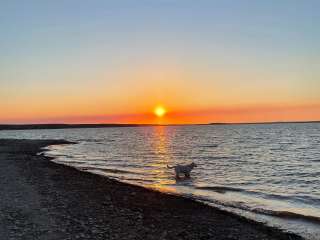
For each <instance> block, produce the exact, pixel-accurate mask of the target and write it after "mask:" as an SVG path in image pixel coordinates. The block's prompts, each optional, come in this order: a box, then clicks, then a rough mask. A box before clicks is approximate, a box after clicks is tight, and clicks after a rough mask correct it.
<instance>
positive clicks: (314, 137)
mask: <svg viewBox="0 0 320 240" xmlns="http://www.w3.org/2000/svg"><path fill="white" fill-rule="evenodd" d="M4 137H5V138H28V139H31V138H33V139H66V140H71V141H77V142H79V144H75V145H66V146H51V147H49V149H50V152H48V154H49V155H51V156H54V157H56V159H55V160H54V161H56V162H58V163H62V164H66V165H71V166H73V167H76V168H78V169H80V170H82V171H90V172H93V173H96V174H101V175H105V176H109V177H112V178H115V179H118V180H120V181H124V182H129V183H133V184H138V185H143V186H146V187H150V188H155V189H157V190H160V191H164V192H171V193H175V194H179V195H180V194H181V195H184V196H187V197H192V198H194V199H197V200H199V201H203V202H206V203H208V204H211V205H214V206H218V207H220V208H223V209H226V210H228V211H232V212H236V213H237V214H241V215H245V216H247V217H249V218H252V219H255V220H257V221H263V222H266V223H267V224H269V225H273V226H277V227H280V228H282V229H285V230H288V231H292V232H296V233H299V234H301V235H303V236H305V237H307V238H308V239H320V189H319V185H320V124H319V123H307V124H255V125H212V126H205V125H203V126H157V127H136V128H133V127H131V128H130V127H128V128H100V129H58V130H23V131H0V138H4ZM192 161H194V162H195V163H196V164H197V165H198V167H197V168H195V169H194V171H193V172H192V176H191V178H190V179H182V180H179V181H177V180H176V179H175V178H174V174H173V171H172V169H168V168H167V167H166V166H167V164H169V165H175V164H184V163H190V162H192Z"/></svg>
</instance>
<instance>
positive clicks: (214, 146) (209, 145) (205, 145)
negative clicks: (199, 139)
mask: <svg viewBox="0 0 320 240" xmlns="http://www.w3.org/2000/svg"><path fill="white" fill-rule="evenodd" d="M218 146H219V145H218V144H203V145H199V147H204V148H216V147H218Z"/></svg>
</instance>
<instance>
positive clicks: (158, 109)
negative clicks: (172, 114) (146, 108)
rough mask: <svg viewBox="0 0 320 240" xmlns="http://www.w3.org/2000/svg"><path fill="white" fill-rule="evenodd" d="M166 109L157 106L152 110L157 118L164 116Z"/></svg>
mask: <svg viewBox="0 0 320 240" xmlns="http://www.w3.org/2000/svg"><path fill="white" fill-rule="evenodd" d="M166 112H167V111H166V109H165V108H164V107H161V106H158V107H156V108H155V109H154V114H155V115H156V116H157V117H163V116H164V115H165V114H166Z"/></svg>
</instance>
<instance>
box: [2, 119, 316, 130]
mask: <svg viewBox="0 0 320 240" xmlns="http://www.w3.org/2000/svg"><path fill="white" fill-rule="evenodd" d="M290 123H294V124H298V123H302V124H303V123H320V121H297V122H294V121H288V122H244V123H227V122H226V123H223V122H222V123H198V124H197V123H194V124H164V125H161V124H118V123H111V124H0V131H1V130H32V129H67V128H115V127H116V128H118V127H152V126H193V125H249V124H250V125H253V124H290Z"/></svg>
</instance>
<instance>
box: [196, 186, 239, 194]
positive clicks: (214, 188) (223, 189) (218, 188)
mask: <svg viewBox="0 0 320 240" xmlns="http://www.w3.org/2000/svg"><path fill="white" fill-rule="evenodd" d="M195 188H196V189H202V190H211V191H214V192H218V193H225V192H227V191H231V192H244V191H245V190H244V189H241V188H233V187H224V186H198V187H195Z"/></svg>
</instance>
